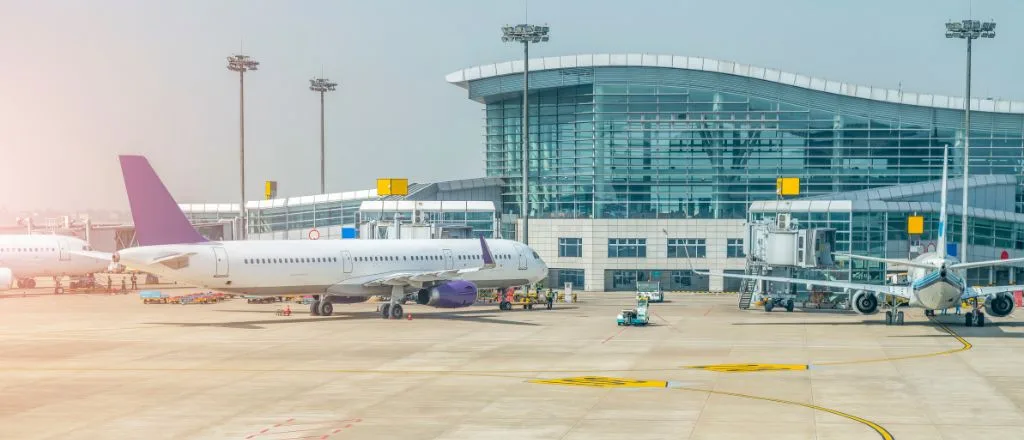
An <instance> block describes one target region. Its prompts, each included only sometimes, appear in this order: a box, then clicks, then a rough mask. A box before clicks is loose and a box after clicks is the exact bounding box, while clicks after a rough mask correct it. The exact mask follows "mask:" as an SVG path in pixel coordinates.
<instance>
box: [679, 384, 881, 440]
mask: <svg viewBox="0 0 1024 440" xmlns="http://www.w3.org/2000/svg"><path fill="white" fill-rule="evenodd" d="M674 389H677V390H683V391H694V392H698V393H709V394H719V395H723V396H733V397H741V398H744V399H753V400H763V401H765V402H775V403H781V404H784V405H793V406H802V407H804V408H810V409H813V410H815V411H823V412H827V413H829V414H835V415H837V416H839V417H843V418H846V419H849V420H853V421H854V422H857V423H860V424H862V425H865V426H867V427H869V428H871V429H872V430H874V431H875V432H876V433H878V435H879V436H881V437H882V439H883V440H893V436H892V434H890V433H889V431H887V430H886V429H885V428H883V427H882V426H881V425H879V424H877V423H875V422H872V421H870V420H868V419H865V418H863V417H857V416H855V415H853V414H847V413H844V412H842V411H839V410H834V409H832V408H825V407H823V406H818V405H812V404H810V403H803V402H795V401H792V400H785V399H776V398H774V397H762V396H754V395H751V394H741V393H730V392H726V391H714V390H704V389H700V388H686V387H679V388H674Z"/></svg>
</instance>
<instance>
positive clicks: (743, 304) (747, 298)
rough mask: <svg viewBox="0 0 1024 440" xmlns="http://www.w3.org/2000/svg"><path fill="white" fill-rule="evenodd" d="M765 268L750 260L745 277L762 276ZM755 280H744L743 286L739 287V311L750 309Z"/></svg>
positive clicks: (755, 290) (761, 264)
mask: <svg viewBox="0 0 1024 440" xmlns="http://www.w3.org/2000/svg"><path fill="white" fill-rule="evenodd" d="M766 267H767V266H765V265H764V263H762V262H760V261H756V260H752V259H748V260H747V265H746V270H744V272H745V273H746V274H747V275H763V274H764V269H765V268H766ZM757 283H758V281H757V280H751V279H744V280H743V284H741V285H740V303H739V307H740V309H741V310H746V309H749V308H750V302H751V300H753V298H754V293H756V292H757V290H758V289H757Z"/></svg>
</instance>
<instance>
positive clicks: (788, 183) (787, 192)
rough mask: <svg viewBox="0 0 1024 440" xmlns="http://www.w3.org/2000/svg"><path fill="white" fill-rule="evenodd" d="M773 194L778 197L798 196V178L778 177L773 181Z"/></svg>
mask: <svg viewBox="0 0 1024 440" xmlns="http://www.w3.org/2000/svg"><path fill="white" fill-rule="evenodd" d="M775 193H776V194H778V195H780V196H798V195H800V178H799V177H779V178H778V179H775Z"/></svg>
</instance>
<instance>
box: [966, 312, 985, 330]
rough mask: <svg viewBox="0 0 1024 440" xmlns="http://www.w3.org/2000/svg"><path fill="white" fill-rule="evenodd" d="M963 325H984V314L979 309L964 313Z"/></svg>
mask: <svg viewBox="0 0 1024 440" xmlns="http://www.w3.org/2000/svg"><path fill="white" fill-rule="evenodd" d="M964 325H965V326H967V327H971V326H974V327H984V326H985V314H984V313H982V311H981V310H971V311H969V312H967V313H965V314H964Z"/></svg>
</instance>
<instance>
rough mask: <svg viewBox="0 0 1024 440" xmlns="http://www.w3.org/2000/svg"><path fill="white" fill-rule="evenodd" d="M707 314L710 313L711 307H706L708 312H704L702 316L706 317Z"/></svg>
mask: <svg viewBox="0 0 1024 440" xmlns="http://www.w3.org/2000/svg"><path fill="white" fill-rule="evenodd" d="M708 313H711V307H708V311H706V312H704V316H708Z"/></svg>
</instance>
